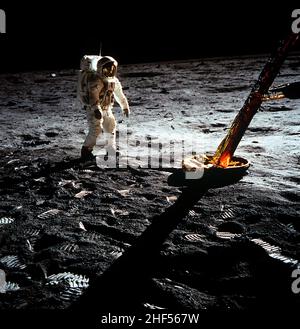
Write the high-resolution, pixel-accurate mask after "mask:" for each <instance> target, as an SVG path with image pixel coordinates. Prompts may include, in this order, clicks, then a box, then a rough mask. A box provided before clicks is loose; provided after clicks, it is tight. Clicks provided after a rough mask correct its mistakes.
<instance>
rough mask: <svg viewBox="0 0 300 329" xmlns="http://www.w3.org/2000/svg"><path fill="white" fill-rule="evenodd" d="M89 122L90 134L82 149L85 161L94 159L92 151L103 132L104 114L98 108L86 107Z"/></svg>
mask: <svg viewBox="0 0 300 329" xmlns="http://www.w3.org/2000/svg"><path fill="white" fill-rule="evenodd" d="M86 112H87V120H88V125H89V132H88V134H87V136H86V139H85V141H84V143H83V146H82V149H81V157H82V158H83V159H89V158H93V155H92V151H93V148H94V146H95V145H96V141H97V137H98V136H99V135H100V134H101V132H102V122H103V118H102V114H101V112H100V111H99V109H98V108H96V107H94V106H86Z"/></svg>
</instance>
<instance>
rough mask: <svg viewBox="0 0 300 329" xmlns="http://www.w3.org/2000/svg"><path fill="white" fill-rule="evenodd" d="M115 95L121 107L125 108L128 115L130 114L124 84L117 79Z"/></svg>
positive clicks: (124, 110)
mask: <svg viewBox="0 0 300 329" xmlns="http://www.w3.org/2000/svg"><path fill="white" fill-rule="evenodd" d="M114 97H115V100H116V101H117V103H118V104H119V105H120V107H121V109H122V110H123V113H124V115H126V116H127V117H128V116H129V114H130V109H129V104H128V101H127V98H126V96H125V95H124V93H123V89H122V85H121V82H120V81H119V80H116V85H115V90H114Z"/></svg>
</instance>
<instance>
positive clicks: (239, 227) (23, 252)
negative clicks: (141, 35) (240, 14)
mask: <svg viewBox="0 0 300 329" xmlns="http://www.w3.org/2000/svg"><path fill="white" fill-rule="evenodd" d="M267 59H268V56H263V55H260V56H253V57H249V56H245V57H238V58H210V59H205V58H204V59H200V60H190V61H177V62H161V63H145V64H136V65H133V64H131V65H122V63H120V67H119V71H118V76H119V79H120V81H121V82H122V84H123V87H124V93H125V94H126V96H127V97H128V100H129V104H130V107H131V117H130V118H128V119H127V118H123V117H122V115H121V110H120V108H118V106H117V105H115V107H114V111H115V114H116V118H117V121H118V133H117V137H118V144H119V147H120V151H121V158H120V160H119V161H120V162H119V163H118V166H115V165H114V163H110V164H108V165H107V163H106V162H103V159H102V158H103V154H104V151H103V148H102V147H101V140H99V142H98V146H97V147H96V149H95V152H94V153H95V155H97V158H96V161H94V162H88V163H82V162H80V160H79V156H80V148H81V146H82V143H83V141H84V138H85V134H86V133H87V122H86V117H85V113H84V110H83V109H82V107H81V105H80V104H79V102H78V100H77V98H76V90H77V78H78V70H77V69H74V70H62V71H38V72H26V73H18V74H2V75H0V85H1V88H0V121H1V130H0V139H1V146H0V153H1V157H0V163H1V167H0V170H1V176H0V181H1V185H0V200H1V207H0V246H1V248H0V274H1V275H0V310H1V311H2V312H1V313H5V312H8V313H7V314H11V313H9V312H11V311H13V312H18V311H20V312H21V314H23V315H24V314H27V312H29V313H28V314H31V313H30V312H35V314H44V313H43V312H44V311H47V312H46V313H45V317H44V319H47V317H48V319H50V318H51V311H53V312H59V313H60V314H69V313H68V310H69V309H72V308H73V307H74V309H77V308H78V309H79V312H80V309H81V308H82V309H86V308H87V307H86V305H94V307H95V308H96V310H95V314H96V315H95V314H94V313H93V314H90V315H89V316H90V317H93V316H94V317H95V318H97V319H98V320H99V317H100V314H101V312H103V311H104V310H105V311H106V312H107V311H109V310H114V307H115V308H116V309H117V310H118V311H120V310H126V311H132V312H140V313H141V314H146V313H151V312H164V313H173V314H174V313H175V311H177V312H180V313H189V314H192V313H194V314H198V313H199V314H201V315H202V314H203V316H205V314H215V313H218V312H221V313H222V314H227V315H228V314H236V313H237V312H243V311H251V312H259V311H261V310H271V311H278V312H279V313H280V312H281V314H284V312H285V311H290V312H292V314H294V315H295V314H296V313H293V312H296V310H299V307H300V302H299V296H300V295H299V291H298V290H297V289H292V287H293V284H294V288H295V287H296V288H297V285H295V282H294V281H295V280H296V278H297V275H296V276H294V277H293V274H292V273H296V274H297V273H298V272H297V268H298V267H299V261H300V221H299V209H300V206H299V182H300V175H299V169H300V158H299V155H300V153H299V151H300V150H299V143H300V128H299V124H300V105H299V101H298V100H297V99H294V100H292V99H282V100H278V101H272V102H271V101H270V102H265V103H263V105H262V106H261V108H260V110H259V112H258V113H257V114H256V115H255V117H254V118H253V120H252V122H251V124H250V126H249V128H248V129H247V131H246V134H245V135H244V137H243V139H242V141H241V143H240V144H239V147H238V149H237V151H236V153H235V154H236V155H238V156H241V157H243V158H245V159H247V160H248V161H249V162H250V164H251V165H250V167H249V169H248V172H247V175H245V176H244V177H243V178H242V179H241V180H239V181H238V182H235V183H234V184H230V185H228V186H223V187H219V186H217V187H213V188H207V189H202V188H201V187H199V189H198V190H196V191H195V192H194V194H193V193H192V192H191V191H190V190H189V191H188V193H190V194H187V193H186V192H185V191H186V188H185V187H183V186H174V184H173V185H172V184H170V181H169V177H170V175H172V174H173V173H174V172H176V170H177V168H180V166H181V160H182V157H183V156H184V155H186V154H189V153H190V152H191V151H194V152H196V153H198V154H202V153H213V152H214V151H215V150H216V148H217V146H218V145H219V143H220V142H221V140H222V139H223V137H224V136H225V134H226V132H227V130H228V127H229V126H230V124H231V122H232V120H233V119H234V117H235V115H236V114H237V112H238V111H239V109H240V108H241V107H242V105H243V103H244V101H245V99H246V98H247V96H248V94H249V92H250V90H251V87H252V86H253V84H254V82H255V81H256V79H257V78H258V75H259V73H260V71H261V70H262V68H263V66H264V64H265V63H266V61H267ZM299 67H300V56H299V54H297V53H292V54H290V55H289V56H288V58H287V60H286V61H285V63H284V65H283V66H282V69H281V71H280V74H279V75H278V76H277V78H276V80H275V82H274V85H279V84H283V83H288V82H296V81H299ZM149 152H150V155H149ZM151 152H153V153H151ZM201 189H202V190H201ZM200 192H201V193H200ZM194 199H195V200H194ZM180 200H183V201H186V200H187V202H182V201H180ZM191 200H192V201H193V202H192V201H191ZM190 201H191V202H190ZM180 202H181V203H180ZM172 207H173V208H172ZM178 207H179V208H178ZM170 209H171V210H170ZM172 209H173V210H174V209H175V210H176V211H173V210H172ZM178 209H179V210H178ZM172 216H174V222H173V223H172V220H171V219H172ZM295 271H296V272H295ZM298 275H299V274H298ZM97 305H99V307H98V306H97ZM105 305H106V307H105ZM97 307H98V308H97ZM97 312H98V313H97ZM124 312H125V311H124ZM13 314H14V313H13ZM49 314H50V315H49ZM97 314H98V315H97ZM83 317H84V316H83ZM9 319H10V321H13V319H12V318H9ZM35 319H36V318H35V317H34V316H32V317H30V318H29V319H27V320H28V323H29V324H33V323H34V322H35ZM39 321H40V320H39ZM99 321H100V320H99Z"/></svg>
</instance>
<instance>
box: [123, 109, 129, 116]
mask: <svg viewBox="0 0 300 329" xmlns="http://www.w3.org/2000/svg"><path fill="white" fill-rule="evenodd" d="M123 114H124V115H125V116H126V117H127V118H128V117H129V114H130V110H129V109H123Z"/></svg>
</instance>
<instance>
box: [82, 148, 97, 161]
mask: <svg viewBox="0 0 300 329" xmlns="http://www.w3.org/2000/svg"><path fill="white" fill-rule="evenodd" d="M95 158H96V157H95V156H94V154H93V153H92V151H91V150H90V149H89V148H88V147H87V146H82V148H81V160H83V161H92V160H94V159H95Z"/></svg>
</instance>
